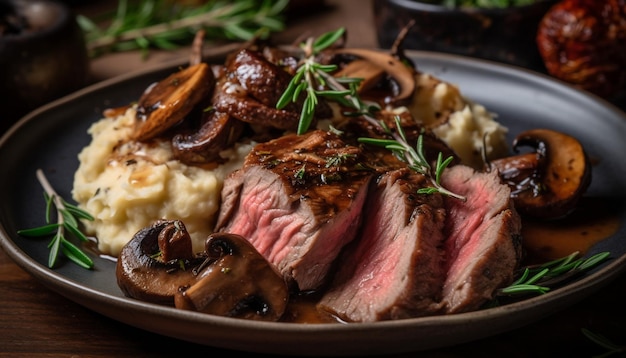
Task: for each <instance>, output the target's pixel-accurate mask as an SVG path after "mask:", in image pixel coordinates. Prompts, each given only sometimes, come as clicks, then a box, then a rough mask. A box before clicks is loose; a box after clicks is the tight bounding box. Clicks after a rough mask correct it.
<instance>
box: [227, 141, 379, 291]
mask: <svg viewBox="0 0 626 358" xmlns="http://www.w3.org/2000/svg"><path fill="white" fill-rule="evenodd" d="M364 160H365V158H364V157H363V153H362V152H361V149H360V148H359V147H355V146H351V145H347V144H346V143H344V142H343V141H342V140H341V139H339V137H338V136H336V135H334V134H332V133H330V132H326V131H312V132H309V133H307V134H305V135H287V136H284V137H281V138H278V139H276V140H272V141H269V142H266V143H262V144H258V145H257V146H256V147H255V148H254V149H253V150H252V151H251V153H250V154H249V155H248V157H247V158H246V160H245V163H244V165H243V167H242V168H241V169H240V170H238V171H236V172H234V173H233V174H232V175H231V176H230V177H229V178H227V180H226V181H225V183H224V189H223V190H222V202H223V203H222V210H221V211H220V215H219V218H218V222H217V224H216V230H219V231H223V232H231V233H235V234H239V235H242V236H244V237H246V238H247V239H248V240H249V241H250V242H251V243H252V244H253V245H254V246H255V247H256V249H257V250H258V251H259V252H260V253H261V254H262V255H263V256H265V257H266V258H267V259H268V260H269V261H270V262H271V263H273V264H274V265H276V267H277V268H278V270H279V271H280V272H281V273H282V274H283V275H284V277H285V278H286V279H287V280H289V281H293V282H294V283H295V284H296V285H297V287H298V289H300V290H313V289H316V288H318V287H319V286H320V285H322V284H323V283H324V282H325V280H326V275H327V273H328V271H329V269H330V267H331V265H332V263H333V262H334V260H335V258H336V257H337V255H338V254H339V251H340V250H341V248H342V247H343V246H344V245H346V244H347V243H348V242H350V241H351V240H352V239H353V238H354V237H355V235H356V233H357V231H358V227H359V225H360V221H361V209H362V206H363V203H364V202H365V197H366V194H367V187H368V183H369V182H370V180H371V177H372V173H371V172H370V171H367V170H363V167H362V163H363V161H364Z"/></svg>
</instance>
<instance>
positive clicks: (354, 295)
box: [319, 168, 445, 322]
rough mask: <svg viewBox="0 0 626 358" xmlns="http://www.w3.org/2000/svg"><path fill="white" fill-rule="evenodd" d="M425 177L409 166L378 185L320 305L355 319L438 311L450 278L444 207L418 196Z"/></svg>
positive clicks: (386, 176) (429, 197) (434, 197)
mask: <svg viewBox="0 0 626 358" xmlns="http://www.w3.org/2000/svg"><path fill="white" fill-rule="evenodd" d="M425 181H426V178H425V177H424V176H423V175H421V174H417V173H416V172H413V171H411V170H409V169H408V168H404V169H399V170H393V171H390V172H388V173H386V174H384V175H383V176H382V177H381V178H380V180H379V181H378V182H377V183H376V184H374V185H373V189H372V190H371V192H370V193H369V196H368V200H367V203H366V206H365V209H364V215H365V216H364V221H363V228H362V232H361V234H360V238H359V239H358V241H357V240H355V241H353V242H352V243H351V244H350V245H348V246H347V247H346V249H345V251H344V252H343V253H342V256H341V259H340V260H339V262H340V266H339V268H338V273H337V275H336V276H335V278H334V280H333V283H332V285H331V286H330V288H329V291H328V292H327V293H326V294H325V295H324V296H323V297H322V299H321V301H320V303H319V307H320V308H322V309H325V310H329V311H331V312H333V313H334V314H335V315H337V316H339V317H341V318H342V319H344V320H347V321H351V322H372V321H380V320H392V319H401V318H409V317H418V316H425V315H432V314H436V313H437V312H438V309H439V307H438V302H439V299H440V294H441V285H442V283H443V281H444V279H445V271H444V269H445V267H444V262H443V258H444V254H443V251H442V244H443V240H444V237H443V226H444V221H445V210H444V209H443V199H442V197H441V196H440V195H437V194H435V195H417V194H416V191H417V189H418V188H420V187H423V186H425V184H427V183H425Z"/></svg>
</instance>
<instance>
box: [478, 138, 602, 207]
mask: <svg viewBox="0 0 626 358" xmlns="http://www.w3.org/2000/svg"><path fill="white" fill-rule="evenodd" d="M523 146H530V147H533V148H534V150H535V152H534V153H525V154H519V155H515V156H511V157H506V158H502V159H498V160H494V161H492V162H491V163H490V167H491V169H497V170H498V172H499V173H500V177H501V178H502V179H503V180H504V181H505V182H506V183H507V184H508V185H509V186H510V187H511V189H512V193H511V196H512V198H513V201H514V202H515V207H516V208H517V210H518V211H519V212H520V213H522V214H525V215H528V216H533V217H536V218H542V219H555V218H559V217H562V216H565V215H567V214H569V213H570V212H571V211H572V210H574V209H575V207H576V204H577V203H578V200H579V199H580V197H581V196H582V195H583V193H584V192H585V191H586V190H587V188H588V186H589V184H590V183H591V163H590V161H589V158H588V156H587V153H586V152H585V150H584V148H583V146H582V145H581V143H580V142H579V141H578V140H577V139H576V138H574V137H571V136H569V135H567V134H564V133H560V132H557V131H553V130H549V129H533V130H529V131H526V132H523V133H521V134H520V135H518V136H517V137H516V138H515V140H514V141H513V149H514V150H515V151H516V152H517V151H519V148H521V147H523Z"/></svg>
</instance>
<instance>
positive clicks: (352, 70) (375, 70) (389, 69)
mask: <svg viewBox="0 0 626 358" xmlns="http://www.w3.org/2000/svg"><path fill="white" fill-rule="evenodd" d="M333 53H334V54H341V55H350V56H355V57H357V59H356V60H354V61H352V62H350V63H348V64H347V65H346V66H345V67H344V68H343V69H341V70H340V71H338V72H337V73H336V74H334V76H335V77H341V76H350V77H359V78H364V81H363V83H362V85H361V86H362V88H361V89H362V90H365V89H367V88H368V87H370V86H372V84H373V83H374V82H376V81H377V79H379V78H381V76H382V74H381V71H384V73H386V74H387V75H389V76H390V77H391V78H392V79H393V80H394V82H395V84H396V85H397V87H398V88H397V89H396V91H395V93H394V96H393V101H395V102H399V101H404V100H408V99H410V98H411V96H413V93H414V92H415V88H416V84H415V69H414V68H412V67H410V66H407V65H406V64H405V63H404V62H402V61H401V60H400V59H398V58H397V57H394V56H392V55H391V54H389V53H386V52H382V51H375V50H370V49H360V48H339V49H334V50H333Z"/></svg>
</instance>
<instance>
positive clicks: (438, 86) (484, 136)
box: [399, 73, 508, 169]
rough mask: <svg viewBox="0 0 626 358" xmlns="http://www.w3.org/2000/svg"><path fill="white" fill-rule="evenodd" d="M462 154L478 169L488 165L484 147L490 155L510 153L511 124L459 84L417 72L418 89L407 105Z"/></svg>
mask: <svg viewBox="0 0 626 358" xmlns="http://www.w3.org/2000/svg"><path fill="white" fill-rule="evenodd" d="M399 110H408V111H410V112H411V114H413V116H414V117H415V118H416V119H417V120H419V121H421V122H422V123H423V124H424V125H425V126H426V127H428V128H431V129H432V130H433V132H434V133H435V134H436V135H437V136H438V137H439V138H440V139H441V140H443V141H444V142H446V144H448V146H450V147H451V148H452V149H453V150H454V151H455V152H456V153H457V154H458V156H459V157H460V158H461V162H462V163H463V164H466V165H468V166H471V167H474V168H476V169H482V168H483V165H484V161H483V156H482V151H483V147H484V150H485V154H486V155H487V158H489V159H493V158H499V157H502V156H506V155H507V154H508V145H507V143H506V133H507V128H506V127H503V126H502V125H501V124H500V123H498V122H497V121H496V120H495V118H496V116H495V115H494V114H493V113H490V112H488V111H487V109H486V108H485V107H484V106H482V105H480V104H477V103H474V102H472V101H470V100H468V99H467V98H465V97H464V96H463V95H462V94H461V92H460V91H459V88H458V87H456V86H454V85H453V84H450V83H447V82H443V81H441V80H439V79H437V78H435V77H433V76H432V75H430V74H424V73H422V74H419V75H418V76H417V90H416V92H415V95H414V97H413V101H412V104H411V105H410V106H409V107H407V108H401V109H399Z"/></svg>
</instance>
